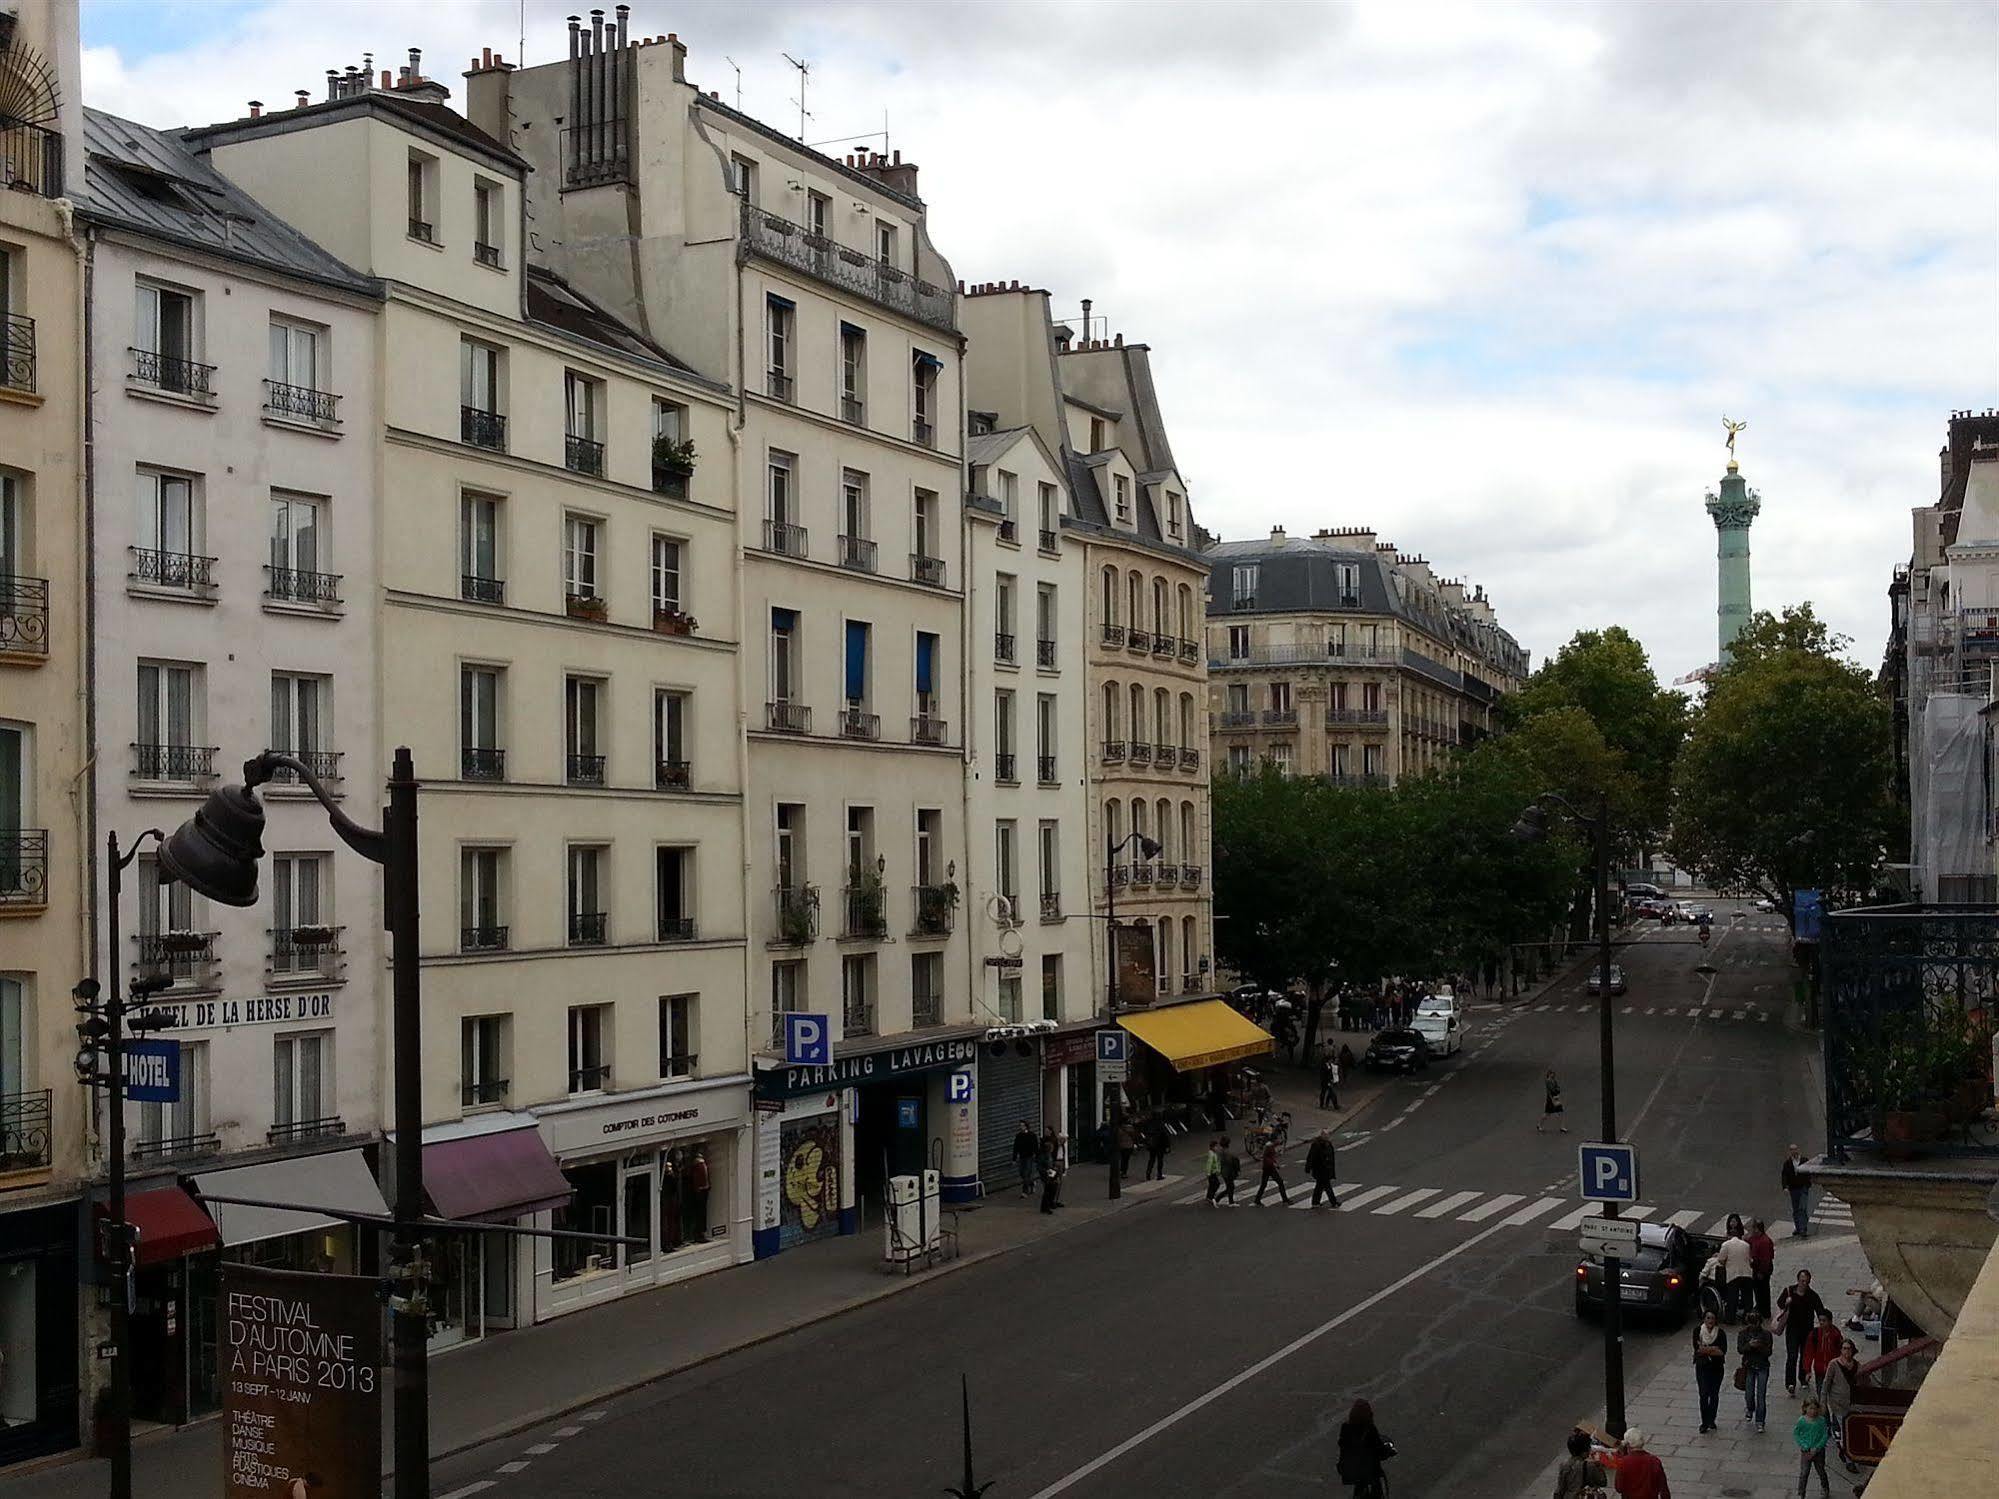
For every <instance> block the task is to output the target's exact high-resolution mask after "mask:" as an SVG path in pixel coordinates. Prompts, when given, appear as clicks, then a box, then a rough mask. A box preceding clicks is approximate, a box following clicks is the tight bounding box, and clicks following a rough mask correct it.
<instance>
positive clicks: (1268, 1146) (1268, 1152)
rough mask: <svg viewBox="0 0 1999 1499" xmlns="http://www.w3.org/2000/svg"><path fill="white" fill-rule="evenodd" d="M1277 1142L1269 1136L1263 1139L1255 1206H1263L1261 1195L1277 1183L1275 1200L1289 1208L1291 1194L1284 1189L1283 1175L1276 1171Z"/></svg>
mask: <svg viewBox="0 0 1999 1499" xmlns="http://www.w3.org/2000/svg"><path fill="white" fill-rule="evenodd" d="M1277 1168H1278V1154H1277V1141H1276V1140H1275V1139H1273V1138H1272V1137H1271V1136H1269V1135H1265V1136H1264V1137H1263V1175H1262V1177H1260V1178H1259V1179H1258V1181H1257V1183H1256V1206H1258V1207H1262V1206H1263V1194H1264V1193H1265V1192H1267V1191H1268V1190H1269V1189H1270V1184H1271V1183H1272V1182H1276V1183H1277V1198H1278V1200H1279V1201H1280V1202H1282V1203H1283V1204H1284V1205H1285V1206H1286V1207H1287V1208H1288V1207H1290V1206H1291V1193H1290V1192H1289V1191H1288V1190H1287V1189H1286V1188H1285V1185H1284V1175H1283V1173H1282V1172H1281V1171H1279V1170H1278V1169H1277Z"/></svg>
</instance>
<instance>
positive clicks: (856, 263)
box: [742, 201, 958, 333]
mask: <svg viewBox="0 0 1999 1499" xmlns="http://www.w3.org/2000/svg"><path fill="white" fill-rule="evenodd" d="M742 217H743V241H744V244H745V247H746V248H747V249H748V250H749V252H750V254H752V255H757V256H761V257H762V258H763V259H765V260H772V261H775V262H777V263H778V264H779V265H784V266H789V267H790V268H791V269H792V270H795V271H803V272H804V273H805V274H806V275H808V276H812V277H814V278H816V279H818V280H820V281H823V282H826V283H827V284H828V285H831V286H835V287H837V288H839V289H840V290H841V291H845V292H849V293H852V294H853V295H854V296H857V297H862V298H864V299H866V300H867V301H870V302H873V303H876V304H877V305H879V306H882V307H887V308H889V309H891V310H892V311H895V312H900V313H903V314H904V315H906V316H908V317H912V318H914V319H916V321H917V322H919V323H925V324H927V325H929V326H930V327H932V328H941V329H943V330H945V331H947V332H952V333H955V332H957V330H958V323H957V315H956V307H955V299H954V297H953V295H952V292H951V290H950V288H948V287H942V286H932V285H931V284H930V283H929V282H928V281H924V280H922V279H921V278H919V277H916V276H911V275H908V274H907V273H905V272H903V271H900V270H898V269H897V268H896V267H894V266H892V265H888V264H886V263H885V262H883V261H880V260H877V259H875V258H874V257H873V256H871V255H865V254H863V253H861V252H860V251H859V250H850V249H848V248H847V247H846V246H844V245H842V244H840V243H838V242H837V241H835V240H834V239H832V238H831V237H830V236H828V235H824V234H814V233H813V232H812V231H810V230H809V229H806V228H805V227H803V226H802V225H799V224H794V223H792V222H791V221H790V220H788V219H782V218H779V217H778V216H777V215H776V214H774V213H766V212H765V211H764V210H763V209H761V208H758V207H757V206H756V205H755V204H754V203H750V202H747V201H746V202H745V203H744V204H743V206H742Z"/></svg>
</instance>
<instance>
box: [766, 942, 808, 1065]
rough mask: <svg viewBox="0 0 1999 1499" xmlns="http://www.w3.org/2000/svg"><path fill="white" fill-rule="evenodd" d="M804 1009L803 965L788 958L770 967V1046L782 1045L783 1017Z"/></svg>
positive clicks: (800, 960)
mask: <svg viewBox="0 0 1999 1499" xmlns="http://www.w3.org/2000/svg"><path fill="white" fill-rule="evenodd" d="M804 1008H805V963H804V960H803V959H800V958H788V959H785V960H784V961H782V962H777V963H773V964H771V965H770V1015H771V1040H772V1044H773V1045H776V1046H782V1045H783V1044H784V1017H785V1016H787V1015H796V1014H798V1013H799V1012H800V1011H802V1010H803V1009H804Z"/></svg>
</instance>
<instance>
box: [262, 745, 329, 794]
mask: <svg viewBox="0 0 1999 1499" xmlns="http://www.w3.org/2000/svg"><path fill="white" fill-rule="evenodd" d="M272 753H273V754H285V755H290V756H292V757H293V758H295V759H297V760H298V761H299V762H300V763H301V764H303V765H304V766H305V768H306V769H307V770H309V771H311V772H312V773H313V774H314V775H316V776H318V777H319V779H320V780H322V781H337V780H339V779H340V751H339V750H325V749H309V750H301V749H286V750H273V751H272ZM271 780H272V781H273V782H275V783H277V784H278V785H282V786H296V785H297V784H298V783H299V775H298V772H297V771H295V770H293V769H292V768H291V767H290V766H289V765H281V766H278V767H276V768H275V769H273V770H272V772H271Z"/></svg>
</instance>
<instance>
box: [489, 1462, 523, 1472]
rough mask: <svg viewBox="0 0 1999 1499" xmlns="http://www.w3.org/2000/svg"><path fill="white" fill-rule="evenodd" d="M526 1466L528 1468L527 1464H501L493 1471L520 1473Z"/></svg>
mask: <svg viewBox="0 0 1999 1499" xmlns="http://www.w3.org/2000/svg"><path fill="white" fill-rule="evenodd" d="M526 1466H527V1464H526V1463H501V1464H500V1466H499V1467H497V1468H495V1469H494V1470H493V1471H494V1472H495V1473H518V1472H520V1471H521V1469H523V1468H525V1467H526Z"/></svg>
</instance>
